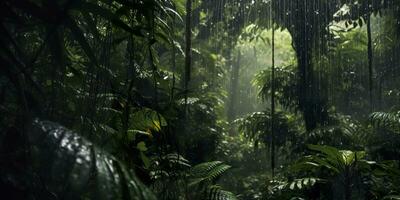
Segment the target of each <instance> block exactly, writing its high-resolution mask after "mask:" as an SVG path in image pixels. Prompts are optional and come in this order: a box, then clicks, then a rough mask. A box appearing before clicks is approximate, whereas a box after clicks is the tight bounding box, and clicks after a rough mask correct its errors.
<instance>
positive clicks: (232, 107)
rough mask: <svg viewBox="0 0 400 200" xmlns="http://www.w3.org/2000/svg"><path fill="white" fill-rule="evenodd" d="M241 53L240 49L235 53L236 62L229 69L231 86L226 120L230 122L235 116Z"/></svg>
mask: <svg viewBox="0 0 400 200" xmlns="http://www.w3.org/2000/svg"><path fill="white" fill-rule="evenodd" d="M241 56H242V53H241V52H240V50H239V51H238V54H237V58H236V59H237V60H236V63H235V64H233V65H232V70H231V81H230V82H231V88H230V92H229V93H230V95H229V107H228V121H229V122H232V121H233V120H235V117H236V106H237V99H238V86H239V72H240V60H241Z"/></svg>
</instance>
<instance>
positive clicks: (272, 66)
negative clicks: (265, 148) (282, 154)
mask: <svg viewBox="0 0 400 200" xmlns="http://www.w3.org/2000/svg"><path fill="white" fill-rule="evenodd" d="M271 15H272V17H271V18H272V20H274V19H273V13H272V12H271ZM271 40H272V44H271V48H272V50H271V52H272V55H271V145H270V146H271V174H272V178H274V177H275V29H274V25H273V22H272V39H271Z"/></svg>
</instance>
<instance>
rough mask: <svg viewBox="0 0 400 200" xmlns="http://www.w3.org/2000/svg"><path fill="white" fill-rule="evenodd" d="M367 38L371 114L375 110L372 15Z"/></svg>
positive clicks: (368, 21) (369, 20)
mask: <svg viewBox="0 0 400 200" xmlns="http://www.w3.org/2000/svg"><path fill="white" fill-rule="evenodd" d="M367 36H368V73H369V74H368V84H369V103H370V109H371V112H372V111H373V110H374V102H373V97H372V96H373V94H372V90H373V83H372V81H373V80H372V79H373V78H372V76H373V74H372V73H373V71H372V64H373V54H372V33H371V15H370V14H367Z"/></svg>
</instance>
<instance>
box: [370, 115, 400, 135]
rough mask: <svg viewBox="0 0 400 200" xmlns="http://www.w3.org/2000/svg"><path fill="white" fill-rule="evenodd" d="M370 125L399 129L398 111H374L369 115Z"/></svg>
mask: <svg viewBox="0 0 400 200" xmlns="http://www.w3.org/2000/svg"><path fill="white" fill-rule="evenodd" d="M370 120H371V122H372V125H373V126H375V127H379V128H387V129H391V130H393V131H395V132H399V131H400V111H399V112H395V113H387V112H374V113H372V114H371V115H370Z"/></svg>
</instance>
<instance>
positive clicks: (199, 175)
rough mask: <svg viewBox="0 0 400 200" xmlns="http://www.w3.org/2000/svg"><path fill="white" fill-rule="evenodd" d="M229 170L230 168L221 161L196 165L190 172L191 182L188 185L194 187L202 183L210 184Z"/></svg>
mask: <svg viewBox="0 0 400 200" xmlns="http://www.w3.org/2000/svg"><path fill="white" fill-rule="evenodd" d="M230 168H231V166H229V165H226V164H224V163H223V162H221V161H212V162H206V163H201V164H198V165H196V166H194V167H193V168H192V169H191V171H190V176H191V179H192V181H191V183H190V184H189V185H196V184H199V183H203V182H208V183H211V182H213V181H215V180H216V179H218V178H219V177H220V176H221V175H222V174H224V173H225V172H226V171H227V170H228V169H230Z"/></svg>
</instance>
